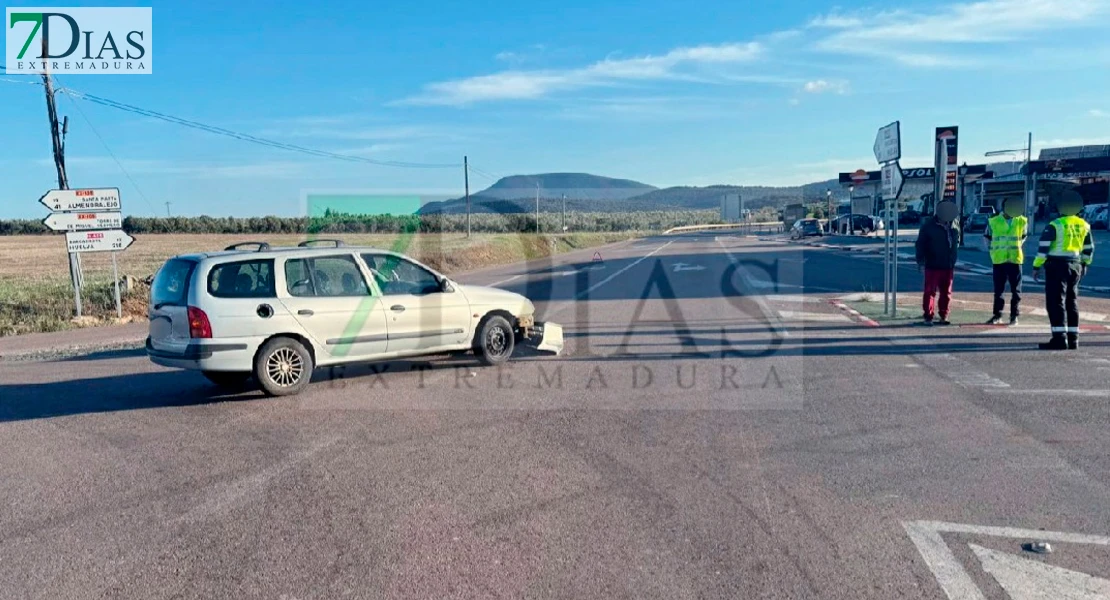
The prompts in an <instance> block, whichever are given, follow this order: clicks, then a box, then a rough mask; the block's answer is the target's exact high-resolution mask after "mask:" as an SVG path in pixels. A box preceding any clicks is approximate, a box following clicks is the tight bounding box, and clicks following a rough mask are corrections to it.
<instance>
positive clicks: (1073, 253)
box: [1033, 216, 1095, 269]
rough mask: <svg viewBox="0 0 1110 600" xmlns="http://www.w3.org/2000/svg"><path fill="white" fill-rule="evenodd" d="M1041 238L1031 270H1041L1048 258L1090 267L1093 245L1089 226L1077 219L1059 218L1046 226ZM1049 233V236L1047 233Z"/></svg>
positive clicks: (1092, 258) (1069, 217) (1093, 252)
mask: <svg viewBox="0 0 1110 600" xmlns="http://www.w3.org/2000/svg"><path fill="white" fill-rule="evenodd" d="M1048 225H1049V226H1048V227H1046V228H1045V234H1044V235H1042V236H1041V244H1040V250H1039V251H1038V252H1037V257H1036V258H1035V259H1033V268H1034V269H1039V268H1041V267H1042V266H1043V265H1044V263H1045V261H1046V260H1047V259H1049V258H1062V259H1065V260H1071V261H1079V262H1082V263H1083V264H1085V265H1090V264H1091V262H1092V261H1093V260H1094V254H1095V244H1094V240H1093V239H1091V226H1090V225H1089V224H1087V222H1086V221H1084V220H1083V219H1081V218H1079V217H1074V216H1068V217H1060V218H1059V219H1056V220H1055V221H1053V222H1051V223H1049V224H1048ZM1049 232H1051V234H1050V233H1049Z"/></svg>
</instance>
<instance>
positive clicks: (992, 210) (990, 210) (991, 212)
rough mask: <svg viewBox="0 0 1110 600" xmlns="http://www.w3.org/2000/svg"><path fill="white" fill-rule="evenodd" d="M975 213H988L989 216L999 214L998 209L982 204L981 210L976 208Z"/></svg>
mask: <svg viewBox="0 0 1110 600" xmlns="http://www.w3.org/2000/svg"><path fill="white" fill-rule="evenodd" d="M975 213H976V214H980V215H987V217H993V216H994V215H997V214H998V209H997V208H995V207H993V206H989V205H988V206H980V207H979V210H976V211H975Z"/></svg>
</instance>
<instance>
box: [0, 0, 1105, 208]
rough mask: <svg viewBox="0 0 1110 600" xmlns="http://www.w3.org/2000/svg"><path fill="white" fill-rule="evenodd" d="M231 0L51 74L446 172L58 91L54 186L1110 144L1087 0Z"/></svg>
mask: <svg viewBox="0 0 1110 600" xmlns="http://www.w3.org/2000/svg"><path fill="white" fill-rule="evenodd" d="M245 4H250V3H242V4H240V5H238V6H236V5H232V4H230V3H223V2H220V3H216V2H207V1H203V0H200V1H194V2H188V3H184V2H165V3H161V2H155V3H154V4H153V15H154V33H155V34H156V35H154V36H153V41H152V43H153V56H152V63H153V70H154V74H152V75H142V76H135V75H132V76H126V75H69V76H62V77H59V79H60V83H61V85H62V86H65V87H68V88H71V89H73V90H75V91H76V92H83V93H86V94H94V95H97V96H102V97H106V98H110V99H112V100H116V101H119V102H124V103H128V104H132V105H136V106H140V107H143V108H146V109H151V110H155V111H159V112H162V113H168V114H172V115H175V116H179V117H184V118H189V119H194V120H197V121H201V122H204V123H207V124H211V125H215V126H219V127H223V128H227V129H231V130H235V131H241V132H244V133H249V134H252V135H256V136H262V137H267V138H272V139H275V140H278V141H281V142H287V143H293V144H298V145H301V146H307V147H312V148H319V149H323V150H327V151H331V152H338V153H344V154H353V155H358V156H363V157H367V158H373V159H376V160H385V161H406V162H421V163H460V166H459V167H458V168H451V169H403V168H393V167H381V166H375V165H370V164H362V163H349V162H343V161H337V160H331V159H324V158H316V157H311V156H306V155H302V154H298V153H291V152H287V151H281V150H276V149H271V148H266V147H262V146H258V145H254V144H248V143H245V142H241V141H238V140H234V139H230V138H226V137H220V136H215V135H212V134H208V133H204V132H200V131H195V130H192V129H187V128H184V127H181V126H178V125H173V124H170V123H165V122H161V121H157V120H154V119H150V118H148V117H143V116H139V115H136V114H132V113H128V112H122V111H118V110H115V109H112V108H108V107H104V106H100V105H97V104H92V103H89V102H88V101H86V100H80V99H75V98H73V97H71V96H61V95H60V96H59V99H58V102H59V104H58V106H59V109H60V111H61V114H63V115H69V117H70V133H69V137H68V143H67V156H68V163H69V177H70V182H71V185H72V186H74V187H79V186H88V187H91V186H116V187H119V188H120V189H121V192H122V194H123V200H124V208H125V212H127V213H129V214H136V215H153V214H164V213H165V207H164V205H163V203H164V202H167V201H168V202H171V203H172V205H171V210H172V212H173V213H174V214H185V215H195V214H211V215H216V216H228V215H236V216H247V215H262V214H279V215H295V214H300V213H301V211H303V202H302V198H303V197H304V195H305V194H306V193H313V192H321V191H344V192H348V191H365V192H382V193H405V194H427V195H430V196H438V197H443V196H444V195H450V196H458V195H461V193H462V169H461V161H462V156H463V155H464V154H466V155H469V156H470V160H471V164H472V166H474V167H476V169H477V171H475V172H472V176H471V189H472V190H478V189H481V188H484V187H486V186H488V185H489V184H490V183H492V179H490V176H494V177H496V176H503V175H510V174H518V173H536V172H552V171H581V172H590V173H595V174H599V175H607V176H612V177H622V178H629V179H635V180H639V181H643V182H645V183H650V184H653V185H658V186H668V185H707V184H714V183H722V184H724V183H727V184H750V185H790V184H799V183H804V182H808V181H814V180H821V179H826V178H829V177H834V176H835V175H836V173H837V172H839V171H850V170H854V169H856V168H859V167H864V168H876V166H875V163H874V159H873V157H872V156H871V144H872V141H873V140H874V135H875V130H876V128H878V127H879V126H881V125H884V124H886V123H888V122H890V121H893V120H896V119H898V120H901V122H902V135H903V155H904V156H905V157H906V158H907V159H908V160H903V162H902V164H903V166H906V167H909V166H927V165H928V164H929V162H930V160H929V157H930V153H931V141H930V139H931V136H932V131H933V128H934V127H936V126H940V125H952V124H955V125H959V126H960V153H961V161H963V160H967V161H968V162H971V163H975V162H982V160H983V159H982V154H983V152H985V151H987V150H993V149H997V148H1016V147H1020V146H1023V145H1024V143H1025V134H1026V132H1027V131H1033V134H1034V146H1035V148H1039V147H1043V146H1046V145H1048V146H1054V145H1070V144H1086V143H1091V144H1093V143H1110V77H1108V76H1107V75H1106V73H1107V72H1108V71H1107V69H1108V68H1110V37H1108V36H1107V35H1106V32H1107V31H1108V30H1110V2H1107V1H1106V0H984V1H981V2H971V3H967V2H964V3H944V2H936V1H930V2H917V1H915V2H906V3H901V4H894V3H887V4H861V3H851V2H848V3H839V4H829V3H825V2H817V1H813V0H803V1H793V2H791V1H784V2H779V3H749V2H709V1H705V0H703V1H702V2H699V3H689V2H663V1H659V0H637V1H635V2H632V1H629V2H605V3H601V4H598V3H595V2H593V1H586V0H563V1H561V2H558V3H520V2H489V3H480V4H473V3H470V4H468V3H456V2H422V1H414V2H407V3H380V2H365V1H359V2H340V1H335V0H318V1H316V2H311V3H283V4H282V6H281V9H280V10H259V9H256V8H252V7H248V6H244V5H245ZM66 5H76V6H80V5H89V6H105V5H113V4H112V3H107V2H104V1H102V0H98V1H96V2H91V3H83V2H67V3H66ZM121 5H122V4H121ZM34 81H35V79H34V78H33V77H27V76H3V75H0V107H2V108H0V128H2V129H0V130H2V131H3V134H2V135H0V181H2V182H3V184H4V185H3V187H2V188H0V218H5V217H7V218H10V217H38V216H43V213H44V209H43V208H42V207H41V206H39V205H38V204H37V202H36V200H37V199H38V197H39V196H40V195H41V194H42V193H43V192H44V191H45V190H47V189H49V188H51V187H53V186H54V185H55V183H56V182H55V181H54V171H53V167H52V163H51V160H50V140H49V135H48V129H47V123H46V118H45V108H44V102H43V95H42V88H41V87H39V86H37V85H32V84H33V82H34ZM29 83H32V84H29ZM97 133H99V137H98V135H97ZM101 138H102V139H103V141H102V140H101ZM117 161H118V164H117Z"/></svg>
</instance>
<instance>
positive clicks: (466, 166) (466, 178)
mask: <svg viewBox="0 0 1110 600" xmlns="http://www.w3.org/2000/svg"><path fill="white" fill-rule="evenodd" d="M463 186H464V187H465V189H466V237H470V163H469V162H467V158H466V157H465V156H464V157H463Z"/></svg>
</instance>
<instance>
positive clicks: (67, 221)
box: [42, 212, 123, 231]
mask: <svg viewBox="0 0 1110 600" xmlns="http://www.w3.org/2000/svg"><path fill="white" fill-rule="evenodd" d="M42 224H43V225H46V226H47V227H49V228H50V229H51V230H52V231H88V230H91V229H119V228H120V227H123V213H118V212H90V213H82V212H70V213H53V214H51V215H50V216H49V217H46V219H45V220H44V221H43V222H42Z"/></svg>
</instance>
